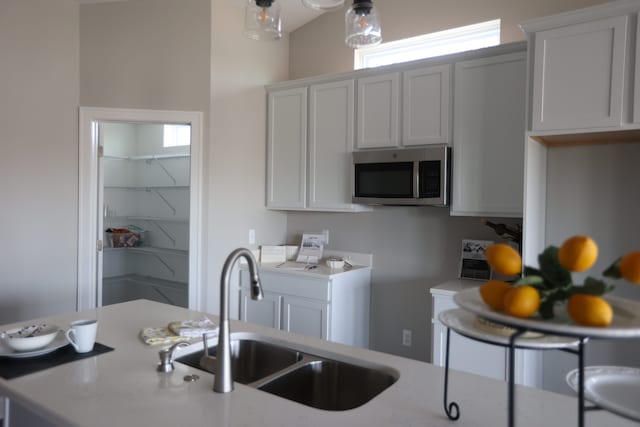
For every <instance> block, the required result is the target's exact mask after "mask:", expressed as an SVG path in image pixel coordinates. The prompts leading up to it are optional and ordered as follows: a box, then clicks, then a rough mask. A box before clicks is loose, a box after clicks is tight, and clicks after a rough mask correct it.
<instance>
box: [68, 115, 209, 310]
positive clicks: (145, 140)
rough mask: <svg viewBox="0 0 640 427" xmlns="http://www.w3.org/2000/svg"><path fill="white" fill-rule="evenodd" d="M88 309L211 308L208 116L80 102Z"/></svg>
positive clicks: (82, 285)
mask: <svg viewBox="0 0 640 427" xmlns="http://www.w3.org/2000/svg"><path fill="white" fill-rule="evenodd" d="M79 125H80V126H79V128H80V135H79V143H80V146H79V154H80V155H79V160H80V164H79V171H80V174H79V200H80V203H79V210H78V212H79V232H78V299H77V307H78V310H83V309H89V308H94V307H100V306H102V305H108V304H113V303H117V302H124V301H127V300H131V299H139V298H145V299H151V300H156V301H159V302H164V303H168V304H172V305H178V306H183V307H188V308H191V309H195V310H200V309H201V272H200V266H201V265H202V263H201V261H200V257H201V253H202V250H201V245H202V241H201V238H200V236H201V235H202V232H201V230H202V223H201V221H202V214H201V207H202V200H201V199H202V194H201V183H202V155H201V149H202V113H199V112H184V111H158V110H134V109H108V108H90V107H81V108H80V123H79Z"/></svg>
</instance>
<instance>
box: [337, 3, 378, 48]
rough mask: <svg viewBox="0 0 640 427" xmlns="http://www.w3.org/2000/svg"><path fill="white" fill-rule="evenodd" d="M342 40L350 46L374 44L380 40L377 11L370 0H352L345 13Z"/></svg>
mask: <svg viewBox="0 0 640 427" xmlns="http://www.w3.org/2000/svg"><path fill="white" fill-rule="evenodd" d="M344 17H345V27H346V36H345V39H344V42H345V43H346V44H347V46H349V47H352V48H354V49H355V48H359V47H366V46H374V45H377V44H380V42H381V41H382V30H381V29H380V20H379V19H378V12H377V11H376V9H375V8H374V7H373V1H371V0H353V5H352V6H351V7H350V8H349V10H347V13H346V14H345V16H344Z"/></svg>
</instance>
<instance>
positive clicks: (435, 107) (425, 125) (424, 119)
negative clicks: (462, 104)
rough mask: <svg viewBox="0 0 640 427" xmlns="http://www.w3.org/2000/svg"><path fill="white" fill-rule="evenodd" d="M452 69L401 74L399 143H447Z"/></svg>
mask: <svg viewBox="0 0 640 427" xmlns="http://www.w3.org/2000/svg"><path fill="white" fill-rule="evenodd" d="M450 75H451V66H450V65H449V64H446V65H440V66H436V67H427V68H421V69H419V70H411V71H406V72H404V73H403V83H402V88H403V89H402V90H403V96H402V106H403V109H402V144H403V145H405V146H409V145H423V144H440V143H442V144H448V143H449V142H450V140H449V128H450V121H449V112H450V108H451V102H450V96H451V92H450V78H449V76H450Z"/></svg>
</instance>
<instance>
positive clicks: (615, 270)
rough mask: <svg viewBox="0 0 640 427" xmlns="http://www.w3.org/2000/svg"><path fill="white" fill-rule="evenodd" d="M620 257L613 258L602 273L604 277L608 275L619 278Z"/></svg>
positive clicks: (620, 275)
mask: <svg viewBox="0 0 640 427" xmlns="http://www.w3.org/2000/svg"><path fill="white" fill-rule="evenodd" d="M621 259H622V257H620V258H618V259H617V260H615V261H614V262H613V263H612V264H611V265H610V266H609V267H607V269H606V270H605V271H604V272H603V273H602V275H603V276H604V277H610V278H612V279H620V278H621V277H622V274H620V260H621Z"/></svg>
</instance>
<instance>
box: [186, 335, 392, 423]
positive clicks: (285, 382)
mask: <svg viewBox="0 0 640 427" xmlns="http://www.w3.org/2000/svg"><path fill="white" fill-rule="evenodd" d="M269 341H270V340H269V339H268V338H264V337H260V336H257V335H253V334H245V333H238V334H233V335H231V373H232V376H233V381H235V382H238V383H241V384H245V385H247V386H249V387H253V388H256V389H258V390H262V391H264V392H267V393H271V394H273V395H276V396H279V397H282V398H285V399H289V400H292V401H295V402H298V403H301V404H303V405H307V406H311V407H313V408H317V409H324V410H328V411H345V410H348V409H353V408H357V407H358V406H361V405H364V404H365V403H367V402H368V401H369V400H371V399H373V398H374V397H375V396H377V395H378V394H380V393H381V392H382V391H384V390H385V389H386V388H388V387H389V386H391V385H392V384H393V383H395V382H396V381H397V380H398V373H397V372H396V371H394V370H392V369H391V368H387V367H385V366H372V365H367V366H364V365H358V364H356V363H348V362H346V361H341V360H337V359H338V358H339V356H336V358H335V359H334V358H333V357H330V356H328V355H327V354H324V353H323V356H318V355H314V354H313V353H311V352H309V350H308V349H305V350H304V351H301V350H297V349H295V348H293V347H290V346H289V344H288V343H285V342H280V341H278V343H276V342H269ZM209 354H210V355H211V356H215V355H216V347H210V348H209ZM202 356H204V350H199V351H195V352H193V353H190V354H187V355H184V356H181V357H178V358H176V359H175V361H176V362H180V363H184V364H185V365H189V366H191V367H193V368H196V369H202V370H205V371H208V372H211V373H213V374H215V370H216V366H215V362H214V361H213V360H212V359H207V358H204V359H202V360H201V358H202Z"/></svg>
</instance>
